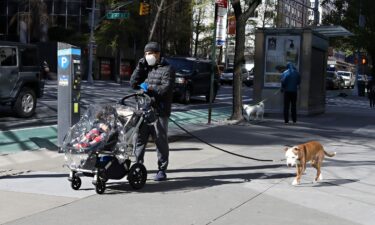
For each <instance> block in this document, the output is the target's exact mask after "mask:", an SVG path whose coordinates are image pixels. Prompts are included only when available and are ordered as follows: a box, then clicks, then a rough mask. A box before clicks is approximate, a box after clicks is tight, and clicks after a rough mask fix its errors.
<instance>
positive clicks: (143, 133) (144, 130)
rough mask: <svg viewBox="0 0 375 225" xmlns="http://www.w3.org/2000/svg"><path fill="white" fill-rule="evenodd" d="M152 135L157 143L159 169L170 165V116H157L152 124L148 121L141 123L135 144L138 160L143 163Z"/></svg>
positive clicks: (164, 168)
mask: <svg viewBox="0 0 375 225" xmlns="http://www.w3.org/2000/svg"><path fill="white" fill-rule="evenodd" d="M150 135H152V137H153V138H154V140H155V144H156V152H157V156H158V168H159V170H166V169H167V167H168V158H169V145H168V117H157V119H156V122H155V123H154V124H152V125H149V124H147V123H146V122H145V123H143V124H142V125H141V127H140V128H139V132H138V135H137V140H136V145H135V151H134V153H135V157H136V160H137V162H141V163H143V157H144V155H145V149H146V145H147V141H148V138H149V137H150Z"/></svg>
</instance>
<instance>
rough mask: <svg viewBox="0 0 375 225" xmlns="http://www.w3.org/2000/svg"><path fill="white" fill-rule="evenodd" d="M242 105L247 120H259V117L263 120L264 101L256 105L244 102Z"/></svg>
mask: <svg viewBox="0 0 375 225" xmlns="http://www.w3.org/2000/svg"><path fill="white" fill-rule="evenodd" d="M242 107H243V113H244V117H245V119H246V120H247V121H250V120H259V119H261V120H263V114H264V103H263V102H259V103H258V104H256V105H247V104H244V105H243V106H242Z"/></svg>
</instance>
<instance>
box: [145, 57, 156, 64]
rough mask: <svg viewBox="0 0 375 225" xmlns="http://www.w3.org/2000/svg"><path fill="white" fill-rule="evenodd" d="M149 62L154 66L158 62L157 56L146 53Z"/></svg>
mask: <svg viewBox="0 0 375 225" xmlns="http://www.w3.org/2000/svg"><path fill="white" fill-rule="evenodd" d="M146 61H147V64H148V65H150V66H154V65H155V64H156V57H155V56H154V55H146Z"/></svg>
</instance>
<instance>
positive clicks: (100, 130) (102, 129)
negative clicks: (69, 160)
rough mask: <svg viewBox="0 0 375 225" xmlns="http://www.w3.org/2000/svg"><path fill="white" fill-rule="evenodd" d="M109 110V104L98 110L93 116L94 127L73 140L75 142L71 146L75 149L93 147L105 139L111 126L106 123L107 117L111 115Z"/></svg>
mask: <svg viewBox="0 0 375 225" xmlns="http://www.w3.org/2000/svg"><path fill="white" fill-rule="evenodd" d="M110 111H111V107H110V106H106V107H104V109H103V110H101V111H99V112H98V113H97V114H96V116H95V117H96V121H95V122H94V127H93V128H92V129H91V130H90V131H89V132H88V133H86V134H84V135H83V136H82V137H80V138H78V140H75V141H76V142H77V143H75V144H73V147H74V148H76V149H84V148H86V149H87V148H95V147H96V146H97V145H100V144H101V143H102V142H103V141H105V140H106V138H107V136H108V134H109V132H110V130H111V126H110V124H109V123H108V122H109V119H110V118H107V117H108V116H109V115H111V112H110ZM107 121H108V122H107Z"/></svg>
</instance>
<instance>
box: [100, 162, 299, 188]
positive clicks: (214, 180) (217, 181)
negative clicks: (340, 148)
mask: <svg viewBox="0 0 375 225" xmlns="http://www.w3.org/2000/svg"><path fill="white" fill-rule="evenodd" d="M281 166H282V165H280V164H278V165H264V166H250V167H230V168H195V169H177V170H169V171H168V175H170V174H172V173H178V172H210V171H211V172H212V171H216V172H220V171H244V173H234V174H222V175H208V176H207V175H204V176H199V175H198V176H191V175H189V176H186V177H178V178H170V179H169V180H167V181H165V182H148V183H146V185H145V187H144V188H143V189H141V190H139V191H138V192H140V193H154V192H169V191H194V190H198V189H204V188H208V187H213V186H219V185H224V184H236V183H248V182H251V181H252V180H256V179H284V178H290V177H294V176H295V174H292V173H263V172H253V173H252V172H246V171H247V170H255V169H274V168H278V167H281ZM152 172H154V171H149V174H152V175H153V174H154V173H152ZM124 184H125V185H124ZM107 190H108V191H106V194H121V193H129V192H134V190H132V189H131V187H130V186H129V185H127V184H126V183H123V182H121V183H111V184H108V189H107Z"/></svg>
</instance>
